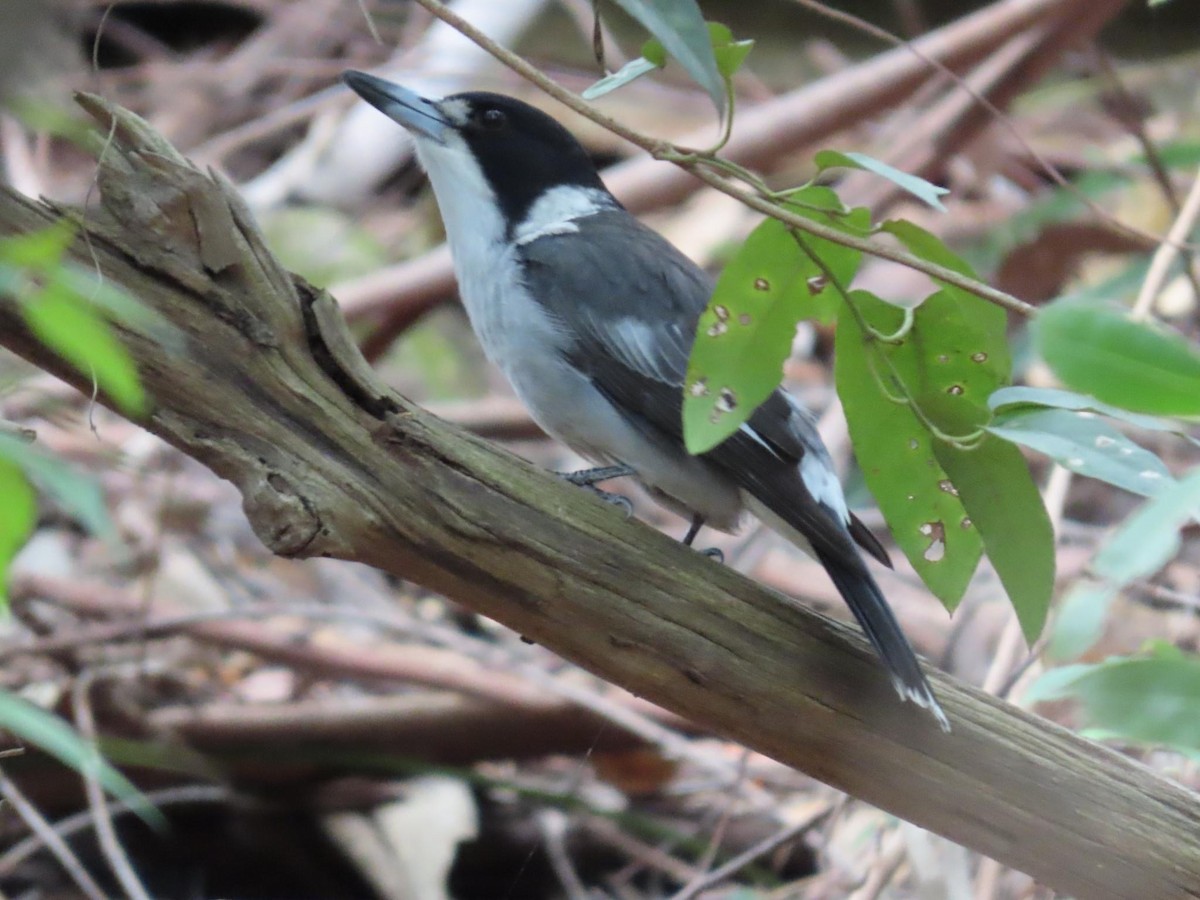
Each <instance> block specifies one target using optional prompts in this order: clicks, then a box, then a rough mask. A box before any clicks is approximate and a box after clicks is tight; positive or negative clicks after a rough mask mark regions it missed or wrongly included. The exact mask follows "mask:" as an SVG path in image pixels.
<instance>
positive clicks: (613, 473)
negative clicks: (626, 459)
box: [558, 465, 634, 519]
mask: <svg viewBox="0 0 1200 900" xmlns="http://www.w3.org/2000/svg"><path fill="white" fill-rule="evenodd" d="M633 474H634V471H633V469H632V468H630V467H629V466H625V465H621V466H601V467H599V468H596V469H583V470H582V471H579V472H559V473H558V477H559V478H562V479H563V480H564V481H569V482H570V483H571V484H574V485H578V486H579V487H581V488H586V489H587V490H588V491H590V492H591V493H593V494H595V495H596V496H597V497H599V498H600V499H601V500H603V501H604V502H605V503H610V504H612V505H613V506H616V507H618V508H619V509H620V510H621V512H623V513H624V514H625V518H627V519H628V518H631V517H632V516H633V504H632V503H631V502H630V501H629V498H628V497H626V496H625V495H624V494H614V493H611V492H610V491H602V490H600V488H598V487H596V485H597V484H599V483H600V482H601V481H608V480H609V479H611V478H624V477H626V476H627V475H633Z"/></svg>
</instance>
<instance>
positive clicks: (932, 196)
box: [813, 150, 950, 212]
mask: <svg viewBox="0 0 1200 900" xmlns="http://www.w3.org/2000/svg"><path fill="white" fill-rule="evenodd" d="M813 162H814V163H816V165H817V168H818V169H819V170H820V171H822V172H824V171H825V170H826V169H838V168H842V169H860V170H861V171H864V172H871V173H873V174H875V175H879V176H881V177H882V178H886V179H887V180H888V181H890V182H891V183H892V184H894V185H896V186H897V187H899V188H901V189H903V190H905V191H908V193H910V194H912V195H913V196H914V197H916V198H917V199H918V200H921V201H923V202H925V203H928V204H929V205H930V206H932V207H933V208H934V209H936V210H938V211H939V212H945V211H946V207H945V206H943V205H942V201H941V199H940V198H941V197H942V196H943V195H945V194H948V193H950V191H949V189H947V188H944V187H938V186H937V185H936V184H932V183H931V182H928V181H926V180H925V179H924V178H921V177H919V176H917V175H910V174H908V173H907V172H902V171H900V170H899V169H897V168H895V167H894V166H889V165H888V164H887V163H885V162H883V161H882V160H878V159H875V158H874V157H872V156H867V154H865V153H842V152H840V151H838V150H822V151H820V152H819V153H818V154H817V155H816V156H815V157H814V158H813Z"/></svg>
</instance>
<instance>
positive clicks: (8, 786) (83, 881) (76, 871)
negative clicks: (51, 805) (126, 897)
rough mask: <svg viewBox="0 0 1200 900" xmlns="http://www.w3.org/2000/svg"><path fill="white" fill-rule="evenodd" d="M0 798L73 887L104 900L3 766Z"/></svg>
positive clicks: (92, 898)
mask: <svg viewBox="0 0 1200 900" xmlns="http://www.w3.org/2000/svg"><path fill="white" fill-rule="evenodd" d="M0 797H3V798H4V799H5V800H7V801H8V802H9V804H10V805H11V806H12V808H13V809H14V810H15V811H16V813H17V815H19V816H20V817H21V819H22V820H23V821H24V822H25V824H26V825H28V826H29V830H30V831H32V832H33V836H34V837H35V838H36V839H37V840H38V842H39V844H40V846H43V847H45V848H46V849H47V850H49V851H50V852H51V853H52V854H54V858H55V859H57V860H58V862H59V864H60V865H61V866H62V867H63V869H65V870H66V872H67V874H68V875H69V876H70V877H71V880H72V881H74V882H75V886H76V887H78V888H79V890H80V891H81V892H82V893H83V894H84V896H86V897H87V898H88V900H106V898H105V895H104V891H102V890H101V889H100V885H98V884H96V882H95V880H94V879H93V878H92V876H91V875H90V874H89V873H88V870H87V869H85V868H84V866H83V863H81V862H80V861H79V858H78V857H77V856H75V854H74V853H72V852H71V848H70V847H68V846H67V842H66V841H64V840H63V838H62V835H60V834H59V833H58V831H56V830H55V827H54V826H53V825H51V824H50V823H49V822H47V821H46V819H45V817H44V816H43V815H42V814H41V813H40V812H39V811H38V808H37V807H36V806H34V805H33V804H32V803H30V802H29V799H28V798H27V797H26V796H25V795H24V794H23V793H21V790H20V788H18V787H17V786H16V784H14V783H13V782H12V780H11V779H10V778H9V777H8V775H7V774H5V772H4V770H3V769H0ZM10 852H11V851H10ZM8 856H9V854H5V856H4V860H7V859H8ZM4 871H6V869H5V868H4V866H3V861H0V872H4Z"/></svg>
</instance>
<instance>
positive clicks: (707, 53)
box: [614, 0, 725, 114]
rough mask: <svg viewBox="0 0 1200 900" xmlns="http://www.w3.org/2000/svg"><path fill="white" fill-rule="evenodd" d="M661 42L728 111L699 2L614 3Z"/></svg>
mask: <svg viewBox="0 0 1200 900" xmlns="http://www.w3.org/2000/svg"><path fill="white" fill-rule="evenodd" d="M614 2H615V3H616V4H617V5H618V6H620V7H621V9H623V10H625V12H627V13H628V14H629V15H631V16H632V17H633V18H634V19H636V20H637V21H638V22H639V23H640V24H641V26H642V27H643V28H645V29H646V30H647V31H649V32H650V33H651V34H652V35H654V37H656V38H658V40H659V41H661V42H662V45H663V46H664V47H665V48H666V49H667V52H669V53H670V54H671V55H672V56H673V57H675V59H677V60H679V64H680V65H681V66H683V68H684V69H685V70H686V71H687V73H688V74H689V75H691V76H692V78H693V79H694V80H695V81H696V83H697V84H699V85H700V86H701V87H702V88H704V90H705V91H706V92H707V93H708V96H709V97H711V98H712V101H713V104H714V105H715V106H716V108H717V112H719V113H721V114H724V112H725V80H724V79H723V78H722V77H721V73H720V71H719V70H718V69H717V60H716V56H715V55H714V53H713V46H712V41H711V40H710V39H709V34H708V26H707V25H706V24H705V21H704V16H703V15H702V14H701V12H700V7H699V6H697V5H696V0H614Z"/></svg>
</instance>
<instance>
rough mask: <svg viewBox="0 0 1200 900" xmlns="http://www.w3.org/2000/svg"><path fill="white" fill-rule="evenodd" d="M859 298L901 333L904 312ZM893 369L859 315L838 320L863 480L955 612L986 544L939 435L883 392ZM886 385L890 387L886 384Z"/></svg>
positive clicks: (877, 320) (843, 386) (843, 384)
mask: <svg viewBox="0 0 1200 900" xmlns="http://www.w3.org/2000/svg"><path fill="white" fill-rule="evenodd" d="M851 296H852V298H853V300H854V302H855V304H856V307H857V308H858V309H859V310H860V312H861V313H862V314H863V316H864V318H865V319H866V320H867V322H868V323H869V324H870V325H871V326H872V327H873V328H876V329H879V330H882V331H894V330H895V329H896V328H897V327H898V326H899V324H900V322H901V321H902V317H903V312H902V311H901V310H899V309H897V308H896V307H893V306H889V305H888V304H886V303H884V302H883V301H881V300H879V299H877V298H874V297H871V296H869V295H867V294H865V293H863V292H861V291H854V292H853V293H852V295H851ZM886 371H887V370H886V367H885V366H884V365H883V360H882V358H881V356H880V350H879V348H878V344H877V342H874V341H872V342H870V343H868V340H867V337H866V335H864V333H863V331H862V329H861V327H860V325H859V322H858V320H857V318H856V317H855V316H851V315H844V316H842V317H841V319H840V321H839V322H838V329H837V338H836V368H835V377H836V381H837V390H838V396H839V397H840V398H841V400H842V406H843V407H844V409H845V413H846V422H847V423H848V425H849V427H850V438H851V440H852V442H853V444H854V452H855V455H856V456H857V458H858V465H859V468H860V469H861V470H862V473H863V478H864V480H865V481H866V483H867V486H868V487H869V488H870V490H871V493H872V495H873V496H874V497H875V501H876V502H877V503H878V504H879V509H880V511H881V512H882V513H883V516H884V518H885V519H886V520H887V523H888V527H889V528H890V529H891V532H892V535H893V537H894V538H895V540H896V543H897V544H898V545H899V547H900V549H901V550H902V551H903V552H904V555H905V556H907V557H908V559H909V561H910V562H911V563H912V564H913V567H914V568H915V569H916V570H917V573H918V574H919V575H920V576H921V579H922V580H923V581H924V582H925V584H926V585H928V586H929V589H930V590H931V591H933V593H934V594H936V595H937V597H938V598H939V599H940V600H941V601H942V603H944V604H945V605H946V606H947V608H950V609H953V608H954V607H955V606H956V605H957V604H958V601H959V600H961V599H962V595H963V592H964V591H965V590H966V588H967V583H968V582H969V581H970V580H971V575H972V574H973V573H974V571H975V568H976V566H977V565H978V563H979V557H980V555H981V553H982V550H983V544H982V541H981V540H980V537H979V532H978V531H977V530H976V528H975V527H974V526H973V525H972V524H971V522H970V520H969V518H968V516H967V511H966V510H965V509H964V508H963V504H962V501H961V500H960V499H959V497H958V494H957V492H956V489H955V487H954V485H953V484H952V482H951V481H950V478H949V477H948V476H947V474H946V472H945V471H944V470H943V469H942V467H941V465H940V464H939V463H938V461H937V459H936V458H935V456H934V453H933V437H932V436H931V435H930V433H929V430H928V429H927V428H925V426H924V425H923V424H922V422H921V420H920V419H918V418H917V415H916V413H915V412H914V411H913V408H912V407H911V406H910V405H907V404H905V403H901V402H897V401H896V400H893V399H891V398H890V397H889V396H887V395H886V394H885V393H884V391H883V388H882V387H881V380H882V379H884V378H886V377H887V376H886ZM885 383H886V382H885Z"/></svg>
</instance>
